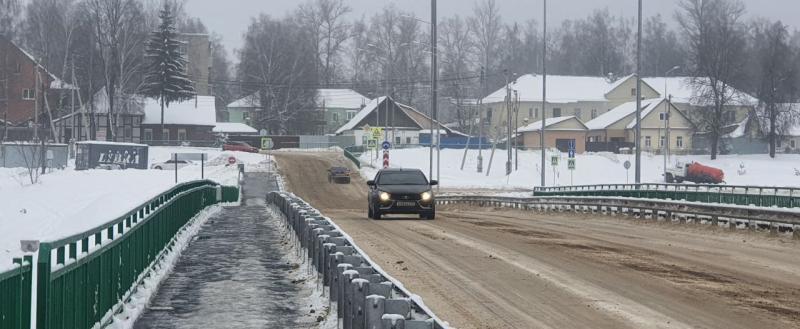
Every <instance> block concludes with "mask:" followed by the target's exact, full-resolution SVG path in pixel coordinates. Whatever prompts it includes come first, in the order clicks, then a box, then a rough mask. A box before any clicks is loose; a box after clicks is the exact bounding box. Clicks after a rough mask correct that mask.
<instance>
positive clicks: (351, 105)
mask: <svg viewBox="0 0 800 329" xmlns="http://www.w3.org/2000/svg"><path fill="white" fill-rule="evenodd" d="M369 100H370V99H369V98H367V97H366V96H364V95H362V94H359V93H358V92H356V91H355V90H352V89H319V90H317V100H316V101H317V106H318V107H320V108H322V107H324V108H334V109H353V110H358V109H361V106H362V105H364V104H365V103H366V102H368V101H369Z"/></svg>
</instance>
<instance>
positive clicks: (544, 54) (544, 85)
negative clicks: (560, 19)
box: [539, 0, 547, 187]
mask: <svg viewBox="0 0 800 329" xmlns="http://www.w3.org/2000/svg"><path fill="white" fill-rule="evenodd" d="M543 13H544V28H543V30H544V34H543V37H542V129H540V130H539V145H540V147H541V149H542V166H541V167H540V168H539V171H540V172H541V174H542V180H541V184H542V187H544V186H545V176H544V168H545V165H544V161H545V148H544V127H545V126H546V125H545V119H546V118H547V110H546V105H547V0H544V11H543Z"/></svg>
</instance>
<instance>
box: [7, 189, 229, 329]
mask: <svg viewBox="0 0 800 329" xmlns="http://www.w3.org/2000/svg"><path fill="white" fill-rule="evenodd" d="M238 200H239V188H238V187H236V186H219V185H218V184H216V183H214V182H212V181H208V180H204V181H194V182H187V183H183V184H180V185H177V186H175V187H173V188H172V189H170V190H169V191H166V192H164V193H162V194H161V195H159V196H157V197H155V198H153V199H150V200H148V201H147V202H144V203H142V204H141V205H139V206H137V207H135V208H134V209H133V210H131V211H130V212H128V213H126V214H125V215H123V216H121V217H119V218H116V219H114V220H112V221H110V222H107V223H105V224H103V225H100V226H97V227H95V228H93V229H91V230H88V231H86V232H83V233H80V234H76V235H73V236H70V237H67V238H64V239H61V240H58V241H52V242H44V243H41V244H40V246H39V258H38V262H37V269H36V273H34V272H33V270H32V257H31V256H26V257H25V258H24V259H18V258H17V259H14V263H16V266H15V268H14V269H12V270H9V271H6V272H3V273H0V328H3V329H6V328H9V329H27V328H30V327H31V323H30V319H31V311H32V309H31V307H32V305H31V301H32V298H31V297H32V295H31V294H32V288H33V287H32V283H31V282H32V277H33V276H34V275H36V276H37V278H38V279H37V287H36V291H37V304H36V327H37V328H48V329H58V328H90V327H93V326H94V325H95V324H96V323H101V324H108V322H109V321H110V319H111V315H113V314H114V312H115V309H114V308H115V307H116V306H118V305H120V302H121V301H125V300H127V299H128V297H129V296H130V294H131V293H132V292H133V291H134V288H135V287H136V286H138V284H139V283H140V282H141V280H143V279H144V278H145V277H146V275H148V273H149V271H148V269H151V268H153V266H155V264H156V263H157V261H158V260H159V259H160V258H161V257H162V256H163V254H164V253H165V252H166V251H168V250H171V248H172V246H173V243H174V238H175V236H176V235H177V233H178V232H179V231H180V230H181V229H182V228H183V227H184V226H185V225H186V224H187V223H189V221H190V220H191V219H192V218H193V217H195V215H196V214H197V213H198V212H200V211H201V210H202V209H204V208H205V207H207V206H210V205H212V204H215V203H217V202H235V201H238Z"/></svg>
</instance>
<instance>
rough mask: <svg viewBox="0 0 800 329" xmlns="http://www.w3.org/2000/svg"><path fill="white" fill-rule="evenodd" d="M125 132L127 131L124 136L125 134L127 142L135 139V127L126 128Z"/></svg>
mask: <svg viewBox="0 0 800 329" xmlns="http://www.w3.org/2000/svg"><path fill="white" fill-rule="evenodd" d="M124 130H125V132H124V134H125V139H127V140H130V139H131V137H133V127H131V126H125V129H124Z"/></svg>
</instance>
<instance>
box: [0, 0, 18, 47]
mask: <svg viewBox="0 0 800 329" xmlns="http://www.w3.org/2000/svg"><path fill="white" fill-rule="evenodd" d="M20 10H21V7H20V0H0V35H3V36H5V37H6V38H8V39H9V40H14V39H15V38H16V37H17V24H18V23H19V14H20Z"/></svg>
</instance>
